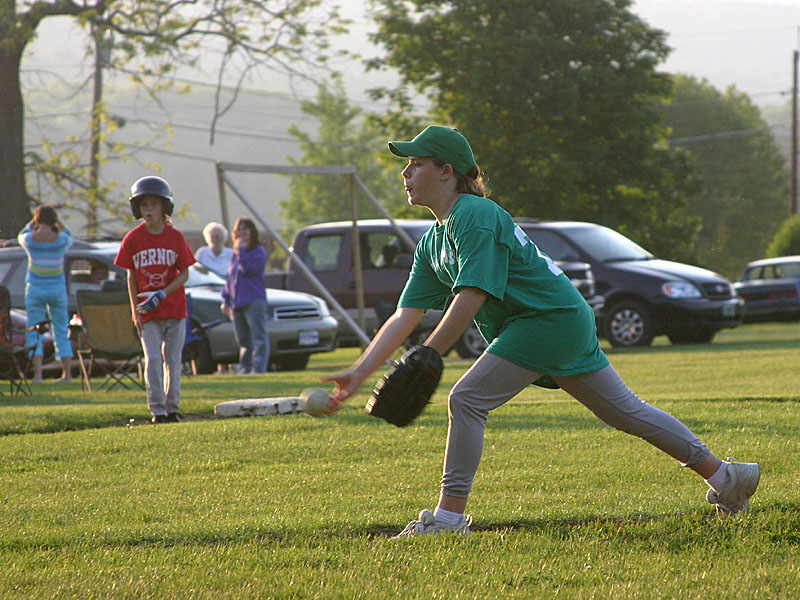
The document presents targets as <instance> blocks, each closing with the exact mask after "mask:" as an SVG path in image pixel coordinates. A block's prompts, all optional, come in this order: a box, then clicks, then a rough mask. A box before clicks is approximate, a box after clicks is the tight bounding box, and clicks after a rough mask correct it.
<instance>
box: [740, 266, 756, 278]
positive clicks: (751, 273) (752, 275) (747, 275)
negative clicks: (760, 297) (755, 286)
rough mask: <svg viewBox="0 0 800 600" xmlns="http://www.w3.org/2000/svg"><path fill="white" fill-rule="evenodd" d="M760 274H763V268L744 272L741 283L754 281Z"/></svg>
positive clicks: (750, 268)
mask: <svg viewBox="0 0 800 600" xmlns="http://www.w3.org/2000/svg"><path fill="white" fill-rule="evenodd" d="M759 273H761V267H749V268H747V269H745V270H744V273H742V276H741V277H740V278H739V281H753V280H754V279H758V275H759Z"/></svg>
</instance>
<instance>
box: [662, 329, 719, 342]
mask: <svg viewBox="0 0 800 600" xmlns="http://www.w3.org/2000/svg"><path fill="white" fill-rule="evenodd" d="M716 334H717V332H716V330H715V329H688V330H685V331H674V332H672V333H668V334H667V337H668V338H669V341H670V342H672V343H673V344H710V343H711V342H712V340H713V339H714V336H715V335H716Z"/></svg>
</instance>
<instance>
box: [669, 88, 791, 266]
mask: <svg viewBox="0 0 800 600" xmlns="http://www.w3.org/2000/svg"><path fill="white" fill-rule="evenodd" d="M674 81H675V92H674V99H673V100H672V102H670V103H669V104H668V105H666V106H665V108H664V123H665V125H667V126H669V128H670V138H671V140H672V144H673V146H675V147H678V146H681V147H684V148H686V149H688V150H689V151H690V152H691V154H692V160H693V164H694V168H695V171H696V173H697V175H698V176H699V177H700V178H701V180H702V182H703V187H702V191H700V192H699V193H697V194H694V195H692V196H690V197H689V199H688V206H687V212H688V213H689V214H690V215H692V216H696V217H699V218H700V219H701V222H702V230H701V234H700V236H699V242H698V254H699V257H700V261H701V262H702V264H704V265H706V266H708V267H709V268H712V269H714V270H716V271H719V272H721V273H723V274H725V275H727V276H729V277H736V276H738V275H739V273H740V272H741V270H742V268H743V267H744V265H745V263H747V262H748V261H751V260H755V259H757V258H761V257H762V256H763V252H764V249H765V247H766V246H767V243H768V242H769V240H770V239H771V238H772V236H773V235H774V234H775V232H776V231H777V229H778V227H779V226H780V224H781V221H782V220H783V219H784V217H785V216H786V214H787V213H788V210H789V184H790V174H789V171H788V169H787V168H786V165H785V161H784V159H783V156H782V155H781V153H780V150H779V149H778V148H777V146H776V145H775V142H774V141H773V138H772V136H771V134H770V131H769V129H768V127H767V125H766V123H765V122H764V120H763V119H762V118H761V115H760V113H759V110H758V107H756V106H754V105H753V104H752V103H751V102H750V99H749V98H748V97H747V95H746V94H743V93H741V92H737V91H736V90H735V89H734V88H729V89H728V90H726V91H725V92H724V93H723V92H720V91H718V90H717V89H715V88H714V87H713V86H712V85H710V84H709V83H708V82H706V81H701V80H698V79H696V78H694V77H691V76H686V75H676V76H675V77H674Z"/></svg>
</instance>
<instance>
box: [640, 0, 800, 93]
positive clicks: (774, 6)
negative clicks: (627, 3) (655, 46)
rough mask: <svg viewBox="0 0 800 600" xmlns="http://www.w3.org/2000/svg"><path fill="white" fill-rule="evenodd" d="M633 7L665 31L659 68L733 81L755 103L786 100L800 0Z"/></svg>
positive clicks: (676, 1)
mask: <svg viewBox="0 0 800 600" xmlns="http://www.w3.org/2000/svg"><path fill="white" fill-rule="evenodd" d="M633 10H634V12H635V13H636V14H638V15H639V16H640V17H642V19H644V20H645V21H646V22H647V23H649V24H650V25H652V26H653V27H658V28H659V29H663V30H665V31H667V32H668V33H669V39H668V43H669V45H670V46H671V47H672V48H673V52H672V54H671V56H670V58H669V59H668V61H667V62H666V63H665V64H664V65H663V66H662V69H663V70H665V71H669V72H679V73H687V74H691V75H695V76H698V77H701V78H705V79H707V80H708V81H709V82H710V83H711V84H712V85H714V86H715V87H716V88H718V89H725V88H727V87H728V86H730V85H734V86H736V88H737V89H738V90H740V91H743V92H746V93H747V94H748V95H749V96H750V97H751V99H752V100H753V101H754V102H756V103H757V104H782V103H783V102H785V101H786V100H788V96H786V94H788V93H789V92H790V91H791V88H792V54H793V52H794V50H796V49H797V48H798V27H800V0H634V5H633ZM781 94H783V95H781Z"/></svg>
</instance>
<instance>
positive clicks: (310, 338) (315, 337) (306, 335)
mask: <svg viewBox="0 0 800 600" xmlns="http://www.w3.org/2000/svg"><path fill="white" fill-rule="evenodd" d="M297 341H298V343H299V344H300V345H301V346H314V345H316V344H319V331H317V330H316V329H301V330H300V334H299V336H298V340H297Z"/></svg>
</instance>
